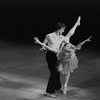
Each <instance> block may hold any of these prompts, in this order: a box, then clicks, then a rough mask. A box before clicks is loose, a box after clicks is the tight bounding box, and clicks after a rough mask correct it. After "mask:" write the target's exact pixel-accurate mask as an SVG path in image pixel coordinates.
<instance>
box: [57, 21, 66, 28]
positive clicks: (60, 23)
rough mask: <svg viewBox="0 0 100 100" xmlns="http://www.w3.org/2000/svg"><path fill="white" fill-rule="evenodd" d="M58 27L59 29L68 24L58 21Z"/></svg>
mask: <svg viewBox="0 0 100 100" xmlns="http://www.w3.org/2000/svg"><path fill="white" fill-rule="evenodd" d="M56 27H57V28H58V29H61V28H66V25H65V24H64V23H62V22H58V23H57V25H56Z"/></svg>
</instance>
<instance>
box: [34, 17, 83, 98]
mask: <svg viewBox="0 0 100 100" xmlns="http://www.w3.org/2000/svg"><path fill="white" fill-rule="evenodd" d="M80 20H81V17H80V16H79V17H78V20H77V21H76V23H75V25H74V26H73V27H72V29H71V30H70V31H69V32H68V34H67V35H66V36H63V35H62V33H63V32H64V31H65V28H66V26H65V25H64V24H63V23H58V30H57V31H55V32H52V33H50V34H47V35H46V37H45V39H44V42H43V43H42V42H40V41H39V39H38V38H37V37H35V38H34V39H35V43H38V44H40V45H42V48H41V50H43V49H44V50H46V49H47V53H46V61H47V64H48V68H49V70H50V77H49V80H48V84H47V88H46V95H47V96H49V97H56V95H55V94H54V93H55V92H56V91H59V90H61V88H62V87H61V82H60V72H59V71H58V66H59V65H58V62H59V60H58V57H57V55H58V52H59V47H60V45H61V43H62V42H63V41H65V42H66V43H70V37H71V36H72V35H73V34H74V33H75V30H76V28H77V26H79V25H80ZM51 58H52V59H51Z"/></svg>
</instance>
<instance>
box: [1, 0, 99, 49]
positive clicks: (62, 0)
mask: <svg viewBox="0 0 100 100" xmlns="http://www.w3.org/2000/svg"><path fill="white" fill-rule="evenodd" d="M99 5H100V1H99V0H81V1H80V0H1V1H0V26H1V27H0V39H1V40H3V41H6V42H10V43H18V44H29V45H31V44H32V45H33V44H34V43H33V37H34V36H38V37H39V39H40V40H41V41H43V39H44V37H45V35H46V34H47V33H50V32H53V31H55V30H56V27H55V26H56V23H57V22H59V21H61V22H63V23H65V24H66V26H67V28H66V31H65V33H64V34H66V33H67V32H68V31H69V30H70V29H71V28H72V26H73V25H74V23H75V22H76V20H77V18H78V16H81V18H82V19H81V26H79V27H78V28H77V30H76V33H75V35H73V36H72V37H71V42H72V43H73V44H77V43H79V42H81V41H83V40H84V39H86V38H88V37H89V36H91V35H92V36H93V37H92V43H91V44H88V43H87V44H86V46H87V47H89V48H92V49H95V50H98V48H99V49H100V46H99V42H100V39H99V26H100V15H99V13H100V10H99V9H100V6H99Z"/></svg>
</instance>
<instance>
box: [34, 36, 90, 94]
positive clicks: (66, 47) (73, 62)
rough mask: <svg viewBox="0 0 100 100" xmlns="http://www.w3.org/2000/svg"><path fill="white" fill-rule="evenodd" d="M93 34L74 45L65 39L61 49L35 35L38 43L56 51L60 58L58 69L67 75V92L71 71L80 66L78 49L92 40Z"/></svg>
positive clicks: (65, 84) (64, 88)
mask: <svg viewBox="0 0 100 100" xmlns="http://www.w3.org/2000/svg"><path fill="white" fill-rule="evenodd" d="M90 38H91V36H90V37H89V38H88V39H86V40H84V41H83V42H80V43H79V44H78V45H77V46H74V45H72V44H70V43H67V42H65V41H63V42H62V43H61V45H60V48H59V50H58V51H57V50H54V49H52V48H50V47H48V46H47V45H45V44H43V43H42V42H40V41H39V39H38V38H37V37H35V38H34V39H35V43H38V44H40V45H42V46H44V47H45V48H46V49H48V50H50V51H52V52H54V53H56V55H57V58H58V60H59V66H58V71H59V72H61V73H62V74H64V75H65V82H64V85H63V86H62V90H63V93H64V94H66V92H67V84H68V80H69V77H70V73H71V72H73V71H74V69H76V68H78V59H77V57H76V54H75V52H76V50H80V49H81V46H82V45H83V44H84V43H86V42H91V40H90Z"/></svg>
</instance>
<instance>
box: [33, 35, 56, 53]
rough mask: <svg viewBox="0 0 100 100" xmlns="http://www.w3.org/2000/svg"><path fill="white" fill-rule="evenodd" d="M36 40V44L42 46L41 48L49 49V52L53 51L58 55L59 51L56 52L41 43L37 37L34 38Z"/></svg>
mask: <svg viewBox="0 0 100 100" xmlns="http://www.w3.org/2000/svg"><path fill="white" fill-rule="evenodd" d="M34 40H35V41H34V42H35V43H38V44H40V45H41V46H43V47H45V48H46V49H48V50H50V51H52V52H55V53H57V50H54V49H52V48H50V47H49V46H47V45H46V44H44V43H42V42H40V41H39V39H38V38H37V37H34Z"/></svg>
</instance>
